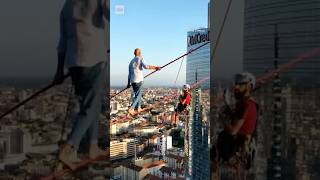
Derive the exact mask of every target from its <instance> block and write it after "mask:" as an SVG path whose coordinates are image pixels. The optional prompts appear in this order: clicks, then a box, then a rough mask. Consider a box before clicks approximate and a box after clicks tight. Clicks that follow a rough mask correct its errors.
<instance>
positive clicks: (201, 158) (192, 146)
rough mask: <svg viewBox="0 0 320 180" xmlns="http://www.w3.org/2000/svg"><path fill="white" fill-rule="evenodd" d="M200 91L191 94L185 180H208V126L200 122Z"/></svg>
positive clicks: (187, 127)
mask: <svg viewBox="0 0 320 180" xmlns="http://www.w3.org/2000/svg"><path fill="white" fill-rule="evenodd" d="M202 118H203V113H202V105H201V89H199V88H196V89H194V90H193V92H192V104H191V111H190V115H189V119H188V121H187V126H186V133H187V136H186V138H187V139H186V140H185V161H186V162H185V179H186V180H209V179H210V155H209V145H208V129H209V128H208V125H207V123H206V122H204V121H202Z"/></svg>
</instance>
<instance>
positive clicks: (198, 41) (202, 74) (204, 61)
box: [186, 28, 210, 89]
mask: <svg viewBox="0 0 320 180" xmlns="http://www.w3.org/2000/svg"><path fill="white" fill-rule="evenodd" d="M208 41H209V34H208V28H201V29H197V30H194V31H189V32H188V40H187V43H188V45H187V50H188V51H190V50H191V49H195V48H197V47H199V46H201V45H203V44H204V43H206V42H208ZM196 71H197V72H198V80H202V79H204V78H208V77H210V43H208V44H207V45H205V46H203V47H201V48H200V49H198V50H196V51H194V52H192V53H191V54H189V55H188V57H187V71H186V81H187V83H188V84H190V85H191V84H194V83H195V73H196ZM209 87H210V80H207V81H205V82H204V83H202V84H201V88H202V89H208V88H209Z"/></svg>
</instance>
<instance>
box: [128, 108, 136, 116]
mask: <svg viewBox="0 0 320 180" xmlns="http://www.w3.org/2000/svg"><path fill="white" fill-rule="evenodd" d="M128 113H129V114H130V115H135V114H136V113H135V111H134V109H129V110H128Z"/></svg>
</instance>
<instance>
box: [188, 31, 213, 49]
mask: <svg viewBox="0 0 320 180" xmlns="http://www.w3.org/2000/svg"><path fill="white" fill-rule="evenodd" d="M206 41H209V34H208V33H205V34H204V33H197V34H194V35H192V36H188V46H193V45H195V44H199V43H203V42H206Z"/></svg>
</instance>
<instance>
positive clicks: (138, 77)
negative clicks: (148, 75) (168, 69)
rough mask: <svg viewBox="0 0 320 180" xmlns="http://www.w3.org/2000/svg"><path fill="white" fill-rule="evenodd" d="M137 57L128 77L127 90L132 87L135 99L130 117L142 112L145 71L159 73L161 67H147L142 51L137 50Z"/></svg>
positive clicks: (133, 61) (133, 99) (135, 52)
mask: <svg viewBox="0 0 320 180" xmlns="http://www.w3.org/2000/svg"><path fill="white" fill-rule="evenodd" d="M134 55H135V57H134V58H133V59H132V60H131V62H130V63H129V75H128V84H127V88H130V87H131V86H132V89H133V98H132V103H131V106H130V108H129V110H128V113H129V114H130V115H134V114H136V112H135V110H136V111H137V113H139V112H141V111H142V109H141V97H142V85H143V72H142V70H143V69H150V70H156V71H159V70H160V69H161V67H159V66H151V65H146V63H145V61H144V59H143V58H142V56H141V50H140V49H139V48H136V49H135V50H134Z"/></svg>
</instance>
